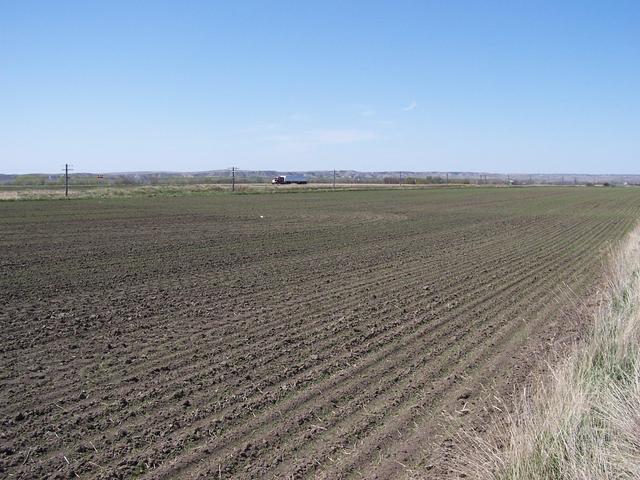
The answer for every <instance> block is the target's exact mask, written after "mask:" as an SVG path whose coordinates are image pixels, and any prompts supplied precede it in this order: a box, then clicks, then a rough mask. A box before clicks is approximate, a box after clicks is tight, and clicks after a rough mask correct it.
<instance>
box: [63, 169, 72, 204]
mask: <svg viewBox="0 0 640 480" xmlns="http://www.w3.org/2000/svg"><path fill="white" fill-rule="evenodd" d="M69 167H70V165H69V164H68V163H65V164H64V196H65V197H68V196H69V172H70V171H72V170H73V168H69Z"/></svg>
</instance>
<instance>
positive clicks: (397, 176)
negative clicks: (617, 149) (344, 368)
mask: <svg viewBox="0 0 640 480" xmlns="http://www.w3.org/2000/svg"><path fill="white" fill-rule="evenodd" d="M291 174H303V175H306V176H307V178H308V179H309V181H310V182H312V183H313V182H330V181H333V170H309V171H293V170H291V171H280V170H237V171H236V172H235V175H236V179H237V181H238V182H269V181H270V180H271V179H272V178H273V177H275V176H277V175H291ZM335 174H336V181H337V182H340V183H345V182H349V183H384V182H386V183H399V182H400V181H402V182H403V183H405V182H406V183H411V182H418V183H443V182H446V181H447V179H448V181H449V182H452V183H459V182H467V183H518V184H529V183H534V184H574V183H575V184H602V183H610V184H614V185H622V184H625V183H628V184H640V175H589V174H579V173H578V174H576V173H566V174H540V173H535V174H529V173H520V174H503V173H491V172H435V171H425V172H415V171H411V172H409V171H399V170H388V171H382V172H361V171H357V170H336V173H335ZM98 176H100V178H99V179H98ZM230 177H231V170H230V169H223V170H207V171H202V172H166V171H157V172H155V171H141V172H110V173H103V174H102V173H101V174H98V173H73V174H71V175H70V178H71V181H72V183H75V184H79V183H98V182H103V183H124V184H127V183H131V184H157V183H199V182H203V183H226V182H227V181H229V179H230ZM63 181H64V174H53V175H52V174H38V173H34V174H28V175H7V174H0V184H5V185H8V184H14V185H15V184H18V185H20V184H22V185H31V184H35V185H48V184H60V183H62V182H63Z"/></svg>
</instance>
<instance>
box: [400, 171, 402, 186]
mask: <svg viewBox="0 0 640 480" xmlns="http://www.w3.org/2000/svg"><path fill="white" fill-rule="evenodd" d="M400 186H402V172H400Z"/></svg>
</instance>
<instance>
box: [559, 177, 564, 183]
mask: <svg viewBox="0 0 640 480" xmlns="http://www.w3.org/2000/svg"><path fill="white" fill-rule="evenodd" d="M560 185H564V175H563V176H562V180H561V181H560Z"/></svg>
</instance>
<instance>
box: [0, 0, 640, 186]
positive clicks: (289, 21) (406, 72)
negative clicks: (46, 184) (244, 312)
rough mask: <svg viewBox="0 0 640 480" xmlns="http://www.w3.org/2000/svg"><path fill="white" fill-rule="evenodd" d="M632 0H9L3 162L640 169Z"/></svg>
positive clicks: (0, 39)
mask: <svg viewBox="0 0 640 480" xmlns="http://www.w3.org/2000/svg"><path fill="white" fill-rule="evenodd" d="M638 25H640V2H637V1H629V2H623V1H620V2H618V1H602V2H590V1H579V2H578V1H576V2H571V1H563V2H557V1H549V2H543V1H530V2H522V1H517V0H515V1H500V2H498V1H495V2H491V1H467V2H457V1H446V2H441V1H433V2H428V1H415V2H408V1H387V2H377V1H361V2H360V1H326V0H325V1H317V2H312V1H308V2H300V1H291V2H284V1H269V2H266V1H255V2H241V1H237V2H235V1H234V2H223V1H220V2H214V1H177V0H176V1H173V2H168V1H122V2H119V1H115V0H110V1H105V2H97V1H96V2H93V1H82V2H69V1H61V0H58V1H55V2H51V1H41V2H34V1H29V0H20V1H8V0H0V172H3V173H26V172H58V171H59V170H60V168H61V166H62V164H64V163H65V162H69V163H72V164H73V165H74V168H75V169H76V171H91V172H112V171H132V170H179V171H195V170H208V169H218V168H226V167H230V166H231V165H236V166H238V167H240V168H244V169H280V170H311V169H333V168H337V169H357V170H400V169H401V170H438V171H463V170H470V171H489V172H504V173H517V172H532V173H543V172H548V173H564V172H577V173H640V169H639V165H640V162H639V160H640V140H639V138H638V137H639V133H640V115H639V112H640V93H639V92H640V28H638Z"/></svg>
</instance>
